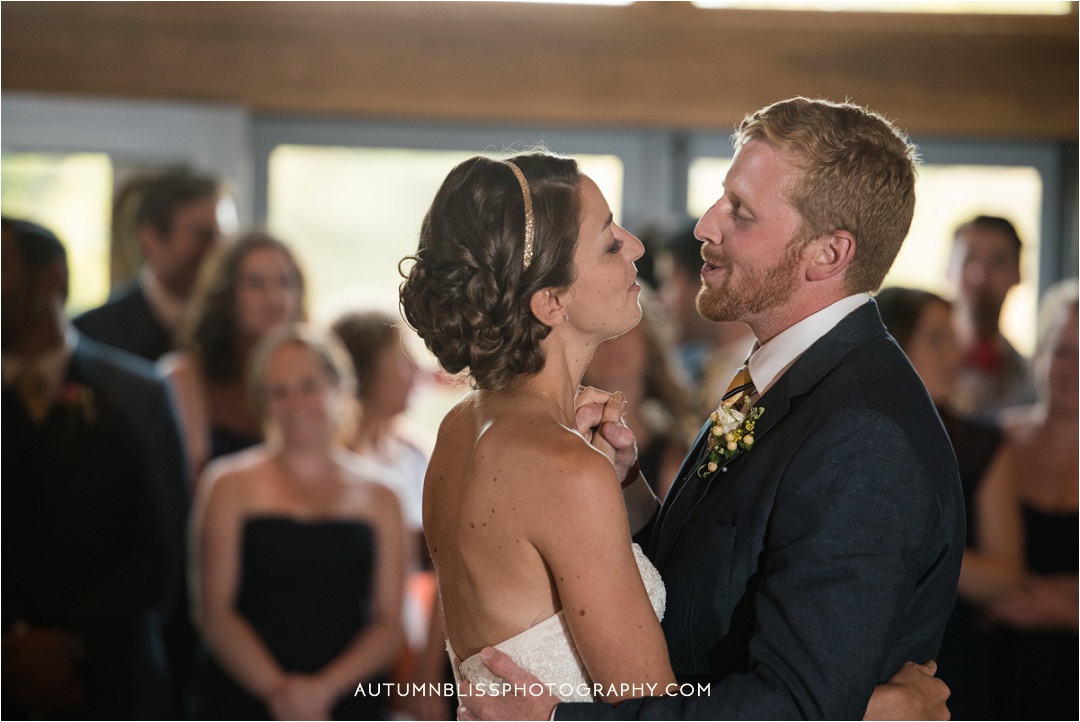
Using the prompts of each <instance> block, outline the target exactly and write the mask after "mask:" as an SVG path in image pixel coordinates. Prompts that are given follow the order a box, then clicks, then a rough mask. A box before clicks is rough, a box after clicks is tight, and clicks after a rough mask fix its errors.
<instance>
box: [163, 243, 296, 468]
mask: <svg viewBox="0 0 1080 722" xmlns="http://www.w3.org/2000/svg"><path fill="white" fill-rule="evenodd" d="M303 318H304V278H303V275H302V274H301V272H300V268H299V266H298V265H297V263H296V259H295V258H294V257H293V254H292V251H290V250H289V247H288V246H286V245H285V244H284V243H282V242H281V241H279V240H278V239H276V238H274V237H273V236H270V235H268V234H266V233H263V232H261V231H253V232H250V233H248V234H247V235H245V236H242V237H241V238H239V239H237V240H236V241H235V242H234V243H230V244H229V245H228V246H227V247H226V248H224V249H222V250H221V251H220V252H219V253H218V254H217V255H216V256H215V257H213V258H211V259H209V260H208V262H207V265H206V268H205V269H204V273H203V275H202V277H201V278H200V283H199V287H198V289H197V290H196V292H195V296H194V298H193V299H192V302H191V308H190V309H189V313H188V316H187V318H186V319H185V321H184V325H183V327H182V331H181V346H182V349H183V350H182V351H179V352H177V353H173V354H169V355H168V356H165V357H164V358H162V359H161V362H160V367H161V369H162V371H163V372H164V373H165V375H166V377H167V378H168V379H169V380H170V381H171V382H172V384H173V388H174V389H175V392H176V398H177V401H178V402H179V405H180V416H181V419H182V421H183V425H184V431H185V437H186V440H187V446H188V459H189V463H190V465H191V469H192V471H193V473H194V474H196V475H197V474H198V473H199V471H200V470H201V469H202V468H203V466H205V464H206V462H207V461H209V460H210V459H214V458H217V457H218V456H222V455H223V454H229V453H232V452H235V451H240V450H241V449H245V448H247V447H249V446H253V445H255V444H257V443H259V442H260V441H262V438H263V429H262V423H261V421H260V419H259V418H258V416H257V415H256V414H255V410H254V409H253V408H252V407H251V405H250V404H249V402H248V396H247V391H246V386H245V382H244V374H245V372H246V369H247V367H248V363H249V361H250V358H251V354H252V351H253V349H254V348H255V346H256V345H257V344H258V343H259V342H260V341H261V340H262V339H263V338H265V337H266V335H267V334H268V333H270V332H271V331H273V330H274V329H276V328H278V327H279V326H280V325H281V324H283V323H286V322H288V321H299V320H302V319H303Z"/></svg>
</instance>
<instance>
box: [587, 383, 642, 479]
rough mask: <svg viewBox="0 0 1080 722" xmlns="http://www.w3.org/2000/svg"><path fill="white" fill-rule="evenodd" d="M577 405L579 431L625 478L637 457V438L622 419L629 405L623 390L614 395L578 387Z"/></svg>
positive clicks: (588, 387) (617, 473)
mask: <svg viewBox="0 0 1080 722" xmlns="http://www.w3.org/2000/svg"><path fill="white" fill-rule="evenodd" d="M574 405H575V406H576V409H575V413H576V416H577V427H578V431H579V432H581V435H582V436H584V437H585V438H586V440H588V442H589V443H590V444H592V445H593V446H594V447H596V448H597V449H598V450H599V451H600V452H602V453H603V454H604V456H606V457H608V458H609V459H611V463H613V464H614V465H615V473H616V475H618V477H619V479H620V480H621V479H623V478H625V477H626V473H627V471H629V470H630V467H631V466H633V465H634V461H635V460H637V440H636V439H635V438H634V432H633V431H631V430H630V429H629V428H628V427H627V426H626V425H625V424H623V422H622V415H623V411H624V410H625V408H626V401H625V400H624V399H623V395H622V392H621V391H618V392H616V393H614V394H611V393H608V392H607V391H601V390H600V389H597V388H593V387H592V386H585V387H582V388H580V389H579V390H578V395H577V399H576V401H575V403H574Z"/></svg>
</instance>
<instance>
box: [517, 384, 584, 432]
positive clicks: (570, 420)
mask: <svg viewBox="0 0 1080 722" xmlns="http://www.w3.org/2000/svg"><path fill="white" fill-rule="evenodd" d="M525 383H526V384H528V385H529V387H530V388H532V390H533V391H535V392H537V393H538V394H540V395H541V396H543V397H544V398H545V399H547V400H548V401H550V402H551V404H552V405H553V406H554V407H555V408H557V409H558V410H559V413H560V414H561V415H562V417H563V418H564V419H566V422H567V424H569V425H570V428H571V429H576V428H577V420H576V419H573V418H571V417H570V416H569V415H568V414H567V413H566V411H564V410H563V407H562V405H561V404H559V402H558V401H556V400H555V399H553V398H551V395H550V394H548V392H547V391H544V390H543V389H542V388H540V387H539V386H537V385H536V384H534V383H533V382H532V381H530V380H529V379H525Z"/></svg>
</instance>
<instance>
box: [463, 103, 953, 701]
mask: <svg viewBox="0 0 1080 722" xmlns="http://www.w3.org/2000/svg"><path fill="white" fill-rule="evenodd" d="M735 147H736V154H735V159H734V162H733V165H732V167H731V170H730V171H729V172H728V175H727V179H726V181H725V184H724V185H725V188H724V195H723V196H722V197H721V198H720V199H719V200H718V201H717V202H716V204H715V205H714V206H713V207H712V208H711V209H710V210H709V211H708V212H707V213H706V214H705V215H704V216H703V217H702V219H701V220H700V222H699V223H698V226H697V236H698V238H700V239H701V240H702V242H703V247H702V256H703V258H704V260H705V265H704V267H703V268H702V273H701V276H702V288H701V291H700V294H699V297H698V309H699V311H700V312H701V313H702V315H703V316H705V317H706V318H709V319H710V320H713V321H743V322H745V323H747V324H749V325H750V327H751V328H752V329H753V330H754V334H755V336H756V337H757V339H758V343H757V344H756V345H755V349H754V350H753V352H752V353H751V355H750V358H749V360H748V364H747V366H746V367H744V371H745V372H746V373H742V372H741V373H740V374H739V375H737V377H736V379H735V383H734V384H733V388H732V389H731V391H730V394H731V396H730V397H726V398H727V401H726V402H725V404H724V406H725V408H722V409H721V410H720V411H719V413H718V415H717V416H714V418H713V419H712V420H710V421H709V422H707V423H706V425H705V427H704V428H703V429H702V433H701V435H700V436H699V438H698V440H697V443H696V444H695V445H694V448H693V449H692V450H691V452H690V454H689V456H688V457H687V459H686V461H685V462H684V465H683V468H682V471H681V473H680V475H679V479H678V480H677V481H676V483H675V486H674V487H673V489H672V491H671V493H670V494H669V495H668V497H667V498H666V499H665V502H664V505H663V507H662V509H661V510H660V512H659V514H658V516H657V518H656V519H655V520H654V523H653V524H652V527H651V533H650V534H649V538H648V541H649V543H648V550H649V554H650V557H651V558H652V559H653V561H654V563H655V564H656V565H657V567H658V568H659V569H660V571H661V573H662V575H663V578H664V582H665V584H666V586H667V593H668V603H667V612H666V614H665V617H664V620H663V628H664V632H665V636H666V638H667V642H668V649H669V652H670V655H671V661H672V668H673V670H674V672H675V674H676V676H677V677H678V678H679V680H680V681H681V682H689V683H701V684H705V685H708V687H707V692H705V693H700V694H696V695H693V696H680V695H677V694H676V695H674V696H669V697H647V698H641V699H632V700H628V701H625V702H623V703H621V704H620V705H618V706H617V707H613V706H610V705H604V704H566V705H559V706H558V708H557V709H556V710H555V718H556V719H576V718H580V719H601V718H611V719H638V718H640V719H683V718H685V719H799V718H826V719H849V718H861V717H862V716H863V715H864V713H869V714H870V715H874V714H878V713H881V712H883V710H881V709H879V708H875V707H871V709H869V710H868V709H867V703H868V700H869V699H870V697H871V693H872V692H874V689H875V685H878V684H881V683H883V682H886V681H887V680H889V678H890V675H893V674H894V673H896V672H897V670H898V669H900V668H901V665H902V664H903V663H904V662H905V660H917V661H925V660H928V659H930V658H931V657H933V656H934V655H935V654H936V653H937V648H938V645H939V643H940V640H941V635H942V631H943V628H944V626H945V622H946V620H947V619H948V616H949V613H950V611H951V609H952V606H953V601H954V599H955V592H956V581H957V578H958V576H959V571H960V559H961V554H962V550H963V543H964V518H963V503H962V499H961V493H960V484H959V479H958V476H957V469H956V461H955V458H954V456H953V453H952V449H951V447H950V445H949V441H948V438H947V437H946V435H945V432H944V430H943V428H942V426H941V422H940V420H939V419H938V417H937V414H936V412H935V411H934V408H933V405H932V403H931V402H930V399H929V397H928V396H927V394H926V391H925V390H924V388H923V386H922V384H921V383H920V381H919V379H918V377H917V376H916V375H915V372H914V371H913V369H912V368H911V366H910V364H909V363H908V361H907V359H906V358H905V357H904V355H903V353H902V352H901V351H900V350H899V348H898V347H897V346H896V344H895V342H894V341H893V340H892V338H891V337H889V336H888V334H887V333H886V331H885V329H884V327H883V326H882V324H881V320H880V317H879V316H878V313H877V308H876V305H875V304H874V302H873V301H872V300H871V299H870V296H869V295H868V294H869V293H870V292H872V291H874V290H876V289H877V288H878V286H879V285H880V284H881V281H882V279H883V278H884V276H885V274H886V272H887V271H888V269H889V266H890V265H891V264H892V261H893V260H894V258H895V257H896V254H897V252H898V250H899V248H900V245H901V242H902V241H903V239H904V236H905V235H906V234H907V230H908V227H909V225H910V222H911V217H912V213H913V209H914V202H915V195H914V180H915V179H914V149H913V148H912V147H911V146H910V145H909V144H908V142H907V141H906V139H905V138H904V137H903V136H902V135H900V134H899V133H898V132H897V131H896V130H895V129H894V128H893V127H892V126H891V125H890V124H889V123H888V122H887V121H885V120H884V119H883V118H881V117H880V116H877V115H875V114H872V113H870V112H868V111H866V110H864V109H862V108H859V107H857V106H853V105H849V104H834V103H827V102H824V101H810V100H806V99H803V98H795V99H792V100H788V101H783V102H780V103H776V104H774V105H772V106H769V107H767V108H764V109H762V110H761V111H758V112H757V113H754V114H753V115H751V116H748V117H747V118H746V119H745V120H744V121H743V123H742V124H741V126H740V128H739V131H738V133H737V134H736V140H735ZM751 407H753V408H756V409H760V410H761V415H760V416H759V417H757V418H756V420H753V419H754V417H755V416H757V415H756V413H755V414H747V416H746V419H740V418H739V417H738V416H735V417H734V418H733V419H732V421H731V423H730V424H727V425H725V424H724V422H725V421H727V420H728V419H729V418H731V416H730V415H729V413H728V412H729V411H731V410H732V409H733V410H735V411H739V412H744V411H748V410H749V409H750V408H751ZM716 419H719V420H720V423H719V424H718V423H717V422H716ZM747 420H752V424H753V425H752V426H750V425H748V424H747ZM714 427H719V434H718V435H717V434H716V432H714V430H713V429H714ZM601 433H602V434H604V435H605V436H606V437H607V438H609V440H611V441H612V442H614V445H615V446H616V448H617V449H618V453H617V454H616V466H617V471H619V472H623V470H624V469H626V468H628V467H629V466H630V462H631V461H632V458H633V453H632V446H630V445H628V444H626V441H625V439H623V438H620V437H621V434H620V433H617V430H613V429H610V428H606V429H605V428H602V429H601ZM489 658H490V660H491V661H490V663H489V666H491V668H492V670H493V671H494V672H495V673H496V674H499V675H500V676H502V677H504V678H506V679H508V680H509V681H511V682H515V683H516V682H520V681H522V680H524V679H526V678H525V677H523V676H522V675H523V673H521V672H520V670H516V669H515V668H513V667H512V665H510V664H508V662H509V658H507V657H506V656H505V655H502V654H499V653H496V654H494V655H490V656H489ZM492 700H495V702H494V704H493V703H492ZM876 701H877V702H882V700H881V699H880V698H878V699H877V700H876ZM465 702H466V705H467V706H468V710H466V714H465V715H464V717H465V718H472V712H476V711H477V710H476V709H474V705H476V706H477V707H478V708H480V711H481V712H482V713H483V714H484V715H485V716H489V715H495V716H499V717H519V716H522V715H524V716H528V717H542V718H546V717H547V716H548V713H550V712H551V707H552V702H553V700H552V699H551V698H549V697H541V698H536V697H533V698H528V697H515V698H510V699H508V698H504V697H500V698H491V697H474V698H472V699H468V700H466V701H465ZM541 702H542V703H541ZM533 703H536V704H535V705H533ZM515 704H520V705H521V707H516V708H515V707H513V706H512V705H515ZM496 705H503V706H499V707H496ZM914 714H915V712H914V711H913V710H912V709H911V708H907V709H906V711H905V715H906V716H910V715H914Z"/></svg>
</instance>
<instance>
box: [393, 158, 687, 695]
mask: <svg viewBox="0 0 1080 722" xmlns="http://www.w3.org/2000/svg"><path fill="white" fill-rule="evenodd" d="M642 252H643V248H642V245H641V243H640V241H638V239H636V238H635V237H634V236H632V235H631V234H629V233H627V232H626V231H625V230H624V229H622V228H620V227H619V226H618V225H617V224H616V223H615V222H614V221H613V219H612V214H611V210H610V209H609V208H608V204H607V201H605V200H604V196H603V194H602V193H601V192H600V189H599V188H598V187H597V186H596V183H594V182H593V181H592V180H591V179H590V178H589V177H588V176H585V175H582V174H581V172H580V171H579V170H578V167H577V163H576V162H575V161H574V160H572V159H569V158H563V157H558V156H554V155H549V154H544V153H529V154H524V155H519V156H516V157H514V158H512V159H511V160H509V161H506V162H500V161H495V160H490V159H488V158H483V157H476V158H472V159H470V160H467V161H465V162H464V163H462V164H460V165H459V166H457V167H456V168H454V169H453V170H452V171H451V172H450V174H449V176H447V178H446V180H445V181H444V182H443V184H442V187H441V188H440V189H439V191H438V193H437V194H436V196H435V199H434V201H433V202H432V205H431V209H430V210H429V211H428V214H427V217H426V218H425V219H424V223H423V225H422V227H421V231H420V244H419V248H418V250H417V252H416V256H415V263H414V265H413V266H412V268H411V270H410V271H409V272H408V274H407V277H406V280H405V282H404V283H403V284H402V289H401V301H402V306H403V308H404V311H405V316H406V318H407V319H408V320H409V322H410V323H411V324H412V326H413V327H414V328H415V329H416V330H417V331H418V332H419V334H420V336H421V337H422V338H423V339H424V341H425V343H426V344H427V346H428V348H429V349H431V351H432V352H433V353H434V354H435V356H436V357H437V358H438V359H439V362H440V363H441V364H442V366H443V367H444V368H445V369H446V370H447V371H450V372H452V373H456V372H458V371H461V370H462V369H464V368H468V369H469V373H470V375H471V377H472V380H473V384H474V386H475V389H476V390H475V391H473V392H471V393H470V394H468V395H467V396H466V397H465V398H464V399H463V400H462V401H460V402H459V403H458V404H457V405H456V406H455V407H454V408H453V409H452V410H451V411H450V413H448V414H447V416H446V418H445V420H444V421H443V423H442V425H441V427H440V429H439V436H438V440H437V443H436V446H435V451H434V454H433V455H432V457H431V462H430V465H429V467H428V469H429V470H428V474H427V479H426V481H425V487H424V533H425V535H426V537H427V542H428V546H429V548H430V550H431V555H432V558H433V560H434V563H435V571H436V574H437V576H438V580H439V589H440V592H441V600H442V609H443V614H444V622H445V631H446V635H447V638H448V651H449V652H450V655H451V659H452V661H453V662H454V668H455V673H458V674H461V673H464V676H465V678H467V679H469V680H470V681H472V682H474V683H484V682H493V681H495V678H494V677H492V676H490V673H487V670H486V669H485V668H484V666H483V664H482V663H480V661H479V654H478V653H479V652H480V650H481V649H483V648H484V647H486V646H491V645H496V644H498V646H499V647H500V648H501V649H503V650H504V651H507V652H508V653H509V654H510V655H511V657H513V658H514V659H515V661H517V662H518V663H519V664H521V665H522V666H523V667H524V668H526V669H528V670H529V671H531V672H533V673H534V674H536V675H537V676H538V677H539V678H540V679H541V681H543V682H545V683H547V684H549V685H552V691H553V692H554V693H555V694H557V695H558V696H559V697H560V698H562V699H564V700H570V699H575V700H580V699H591V698H592V695H591V694H590V692H591V691H592V689H602V690H603V693H602V694H601V695H599V696H600V697H601V698H603V699H604V700H606V701H609V702H613V701H618V700H620V699H623V698H625V697H626V696H629V695H630V694H631V693H632V692H633V691H634V689H633V688H631V687H630V685H638V687H637V688H636V690H637V691H636V694H637V695H640V694H644V693H646V692H645V691H643V690H642V688H643V687H646V689H654V690H660V691H661V692H662V691H663V690H664V689H665V688H666V687H667V685H669V684H671V683H674V682H675V677H674V674H673V673H672V671H671V665H670V662H669V661H668V652H667V645H666V643H665V641H664V635H663V632H662V631H661V628H660V623H659V620H658V618H657V613H658V611H659V610H654V604H653V603H651V601H650V594H649V593H648V592H647V591H646V585H647V584H648V585H649V586H650V587H651V588H652V589H653V591H652V597H653V599H654V601H655V606H657V607H661V606H662V595H663V585H662V583H661V582H660V581H659V575H658V574H657V572H656V570H655V569H654V568H653V567H652V566H651V564H649V562H648V561H647V560H645V558H644V556H643V555H641V554H640V550H635V548H634V547H632V546H631V541H630V533H631V532H630V527H629V524H628V521H627V512H626V506H625V503H624V501H623V494H622V491H621V489H620V479H619V478H618V477H617V476H616V472H615V468H614V467H613V465H612V462H611V461H609V459H608V458H607V457H606V456H605V455H604V454H602V453H601V452H599V451H597V449H596V448H594V447H593V446H591V445H590V443H589V442H588V441H587V440H586V438H585V437H584V436H582V435H581V434H580V433H579V432H578V430H577V425H576V423H575V406H574V404H575V396H576V394H577V390H578V383H579V382H580V380H581V377H582V375H583V374H584V372H585V367H586V365H587V364H588V363H589V359H590V358H591V357H592V353H593V351H594V350H595V349H596V346H597V344H599V343H600V342H601V341H603V340H605V339H607V338H611V337H613V336H617V335H619V334H621V333H625V332H626V331H628V330H629V329H631V328H633V326H634V325H635V324H636V323H637V322H638V320H639V319H640V317H641V308H640V306H639V305H638V292H639V291H640V287H639V286H638V285H637V284H636V283H635V278H636V275H637V269H636V268H635V267H634V261H635V260H636V259H638V258H640V257H641V255H642ZM615 403H616V404H618V403H619V402H618V397H616V401H615ZM635 477H636V474H635ZM631 481H633V479H631ZM643 575H644V580H643ZM590 684H591V685H596V687H591V686H590ZM648 685H652V687H647V686H648Z"/></svg>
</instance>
